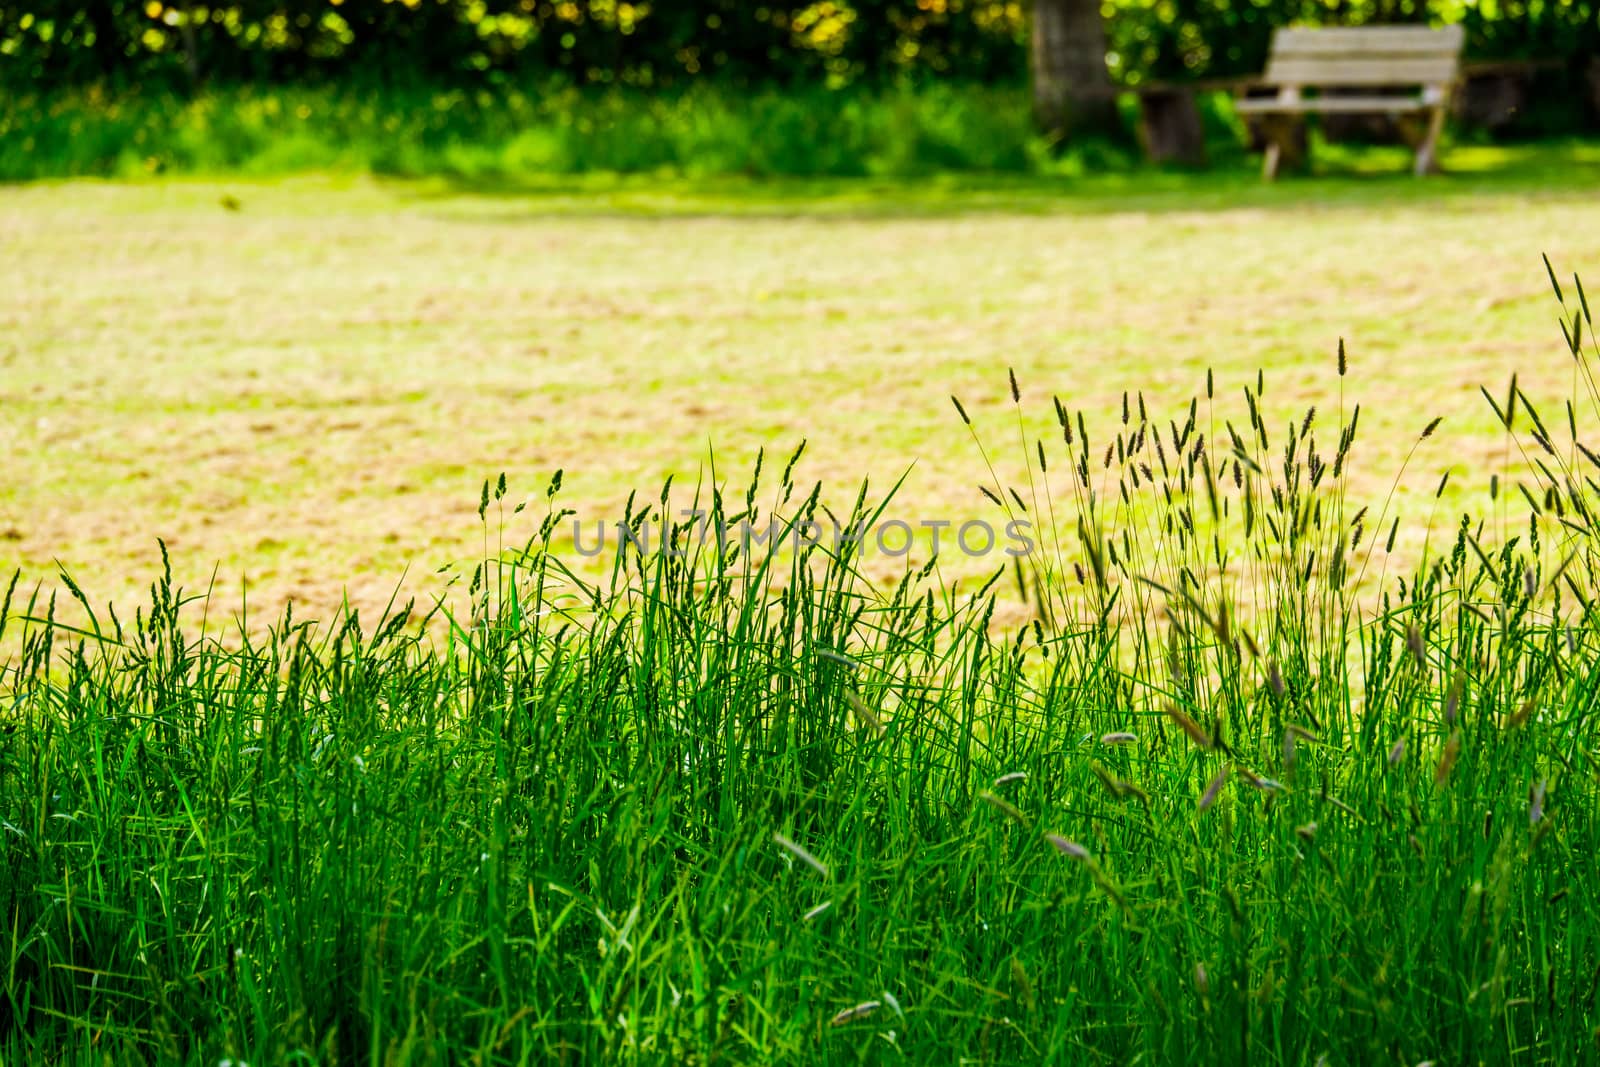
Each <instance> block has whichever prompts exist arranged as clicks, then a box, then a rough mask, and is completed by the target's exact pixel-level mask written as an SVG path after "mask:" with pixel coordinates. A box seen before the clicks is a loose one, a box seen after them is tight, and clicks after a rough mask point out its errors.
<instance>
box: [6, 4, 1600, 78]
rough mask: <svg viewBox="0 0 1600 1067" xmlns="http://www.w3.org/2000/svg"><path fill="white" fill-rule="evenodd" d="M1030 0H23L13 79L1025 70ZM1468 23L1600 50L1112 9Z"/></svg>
mask: <svg viewBox="0 0 1600 1067" xmlns="http://www.w3.org/2000/svg"><path fill="white" fill-rule="evenodd" d="M1025 12H1026V5H1025V4H1021V3H1016V2H1009V3H1008V2H1005V0H819V2H809V3H802V2H788V3H782V2H777V0H773V2H770V3H769V2H760V3H757V2H745V0H689V2H685V0H667V2H661V0H656V2H625V0H570V2H565V0H420V2H418V0H412V2H407V0H342V2H340V3H330V2H329V0H275V2H273V3H265V2H263V0H234V2H231V3H222V4H205V3H198V2H194V0H173V2H172V3H170V4H169V3H166V0H155V2H152V0H93V2H91V3H69V2H67V0H4V2H3V3H0V79H4V80H5V82H6V83H8V84H9V85H11V86H13V87H17V86H22V85H27V86H31V87H34V88H41V87H50V88H53V87H56V86H61V85H87V84H98V83H102V82H109V83H111V84H113V85H116V86H118V87H120V88H124V89H125V88H128V87H131V86H134V85H137V86H141V87H144V88H147V89H148V88H151V87H154V86H157V85H162V84H165V85H168V86H185V85H191V84H193V83H195V82H197V81H202V80H209V81H213V82H224V83H227V82H235V81H239V80H257V79H262V78H268V79H275V80H283V79H304V78H307V77H329V76H341V77H342V76H347V75H349V74H351V73H358V74H361V75H364V76H367V77H372V78H376V79H383V80H388V81H389V82H391V83H392V84H396V85H404V84H406V83H408V82H410V81H411V80H412V79H414V78H417V77H425V78H432V79H443V80H446V81H451V82H453V83H454V84H461V85H473V86H478V85H484V84H494V79H495V78H496V77H498V76H500V75H505V74H520V75H522V76H528V75H534V76H540V77H542V76H547V75H549V74H552V73H558V74H560V75H561V76H562V77H563V78H564V79H565V80H567V81H568V82H570V83H575V84H590V83H597V84H607V85H614V84H629V85H638V86H663V85H673V84H683V83H685V82H689V81H694V80H697V79H701V78H706V77H713V78H717V79H719V80H729V81H733V82H735V83H738V84H751V83H773V82H776V83H789V82H795V81H809V82H821V81H823V80H828V81H830V82H833V83H839V82H842V81H849V80H855V79H861V78H866V79H869V80H883V79H887V78H892V77H899V76H904V75H911V76H924V75H929V76H937V77H957V78H960V79H963V80H976V81H982V82H987V83H1013V84H1014V83H1019V82H1020V81H1021V80H1022V79H1023V78H1024V77H1025V74H1026V69H1027V53H1026V48H1025V42H1026V33H1027V23H1026V15H1025ZM1427 20H1435V21H1437V20H1444V21H1451V22H1462V23H1463V24H1465V26H1466V27H1467V31H1468V38H1469V44H1468V52H1469V55H1471V56H1472V57H1475V58H1495V59H1504V58H1517V57H1535V58H1541V59H1559V60H1563V61H1568V62H1569V63H1570V65H1571V69H1572V71H1573V72H1575V73H1578V74H1581V67H1582V61H1583V60H1585V59H1586V58H1588V57H1592V56H1594V55H1595V54H1596V52H1597V50H1600V25H1597V23H1600V11H1597V8H1596V5H1595V0H1555V2H1553V3H1534V2H1529V0H1510V2H1508V3H1498V4H1495V5H1492V6H1490V5H1482V4H1464V3H1461V2H1459V0H1433V2H1432V3H1426V2H1416V0H1362V2H1356V3H1341V4H1338V5H1334V6H1329V5H1327V4H1322V3H1310V2H1308V0H1259V2H1252V3H1231V2H1226V0H1161V2H1159V3H1158V2H1156V0H1117V2H1116V3H1115V4H1114V5H1112V6H1111V8H1110V9H1109V17H1108V21H1107V25H1108V30H1109V43H1110V49H1111V63H1112V67H1113V70H1114V73H1116V74H1117V75H1118V76H1120V77H1121V79H1122V80H1124V81H1125V82H1128V83H1136V82H1138V81H1141V80H1148V79H1150V78H1164V79H1171V78H1189V77H1197V76H1211V77H1216V76H1227V75H1237V74H1251V73H1255V72H1257V71H1259V70H1260V69H1261V63H1262V60H1263V59H1264V57H1265V55H1266V49H1267V43H1268V40H1269V37H1270V35H1271V30H1272V28H1273V27H1276V26H1282V25H1287V24H1289V23H1293V22H1309V23H1329V24H1336V25H1342V24H1354V23H1368V22H1411V21H1427Z"/></svg>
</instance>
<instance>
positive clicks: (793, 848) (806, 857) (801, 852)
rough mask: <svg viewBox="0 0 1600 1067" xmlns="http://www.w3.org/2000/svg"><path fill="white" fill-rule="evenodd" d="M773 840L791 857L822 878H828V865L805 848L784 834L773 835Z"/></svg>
mask: <svg viewBox="0 0 1600 1067" xmlns="http://www.w3.org/2000/svg"><path fill="white" fill-rule="evenodd" d="M772 840H773V841H774V842H776V843H777V844H778V846H779V847H780V848H782V849H784V850H785V851H786V852H788V853H789V855H791V856H793V857H794V858H795V859H797V860H799V861H800V862H801V863H803V864H805V865H806V866H807V867H810V868H811V869H812V870H814V871H816V872H817V873H818V874H820V875H822V877H824V878H826V877H828V867H827V864H825V863H823V862H822V861H821V860H819V859H817V857H815V856H813V855H812V854H811V853H810V852H808V851H806V850H805V849H804V848H801V847H800V846H799V845H797V844H795V843H794V841H792V840H790V839H789V838H788V837H786V836H784V835H783V834H773V835H772Z"/></svg>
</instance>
